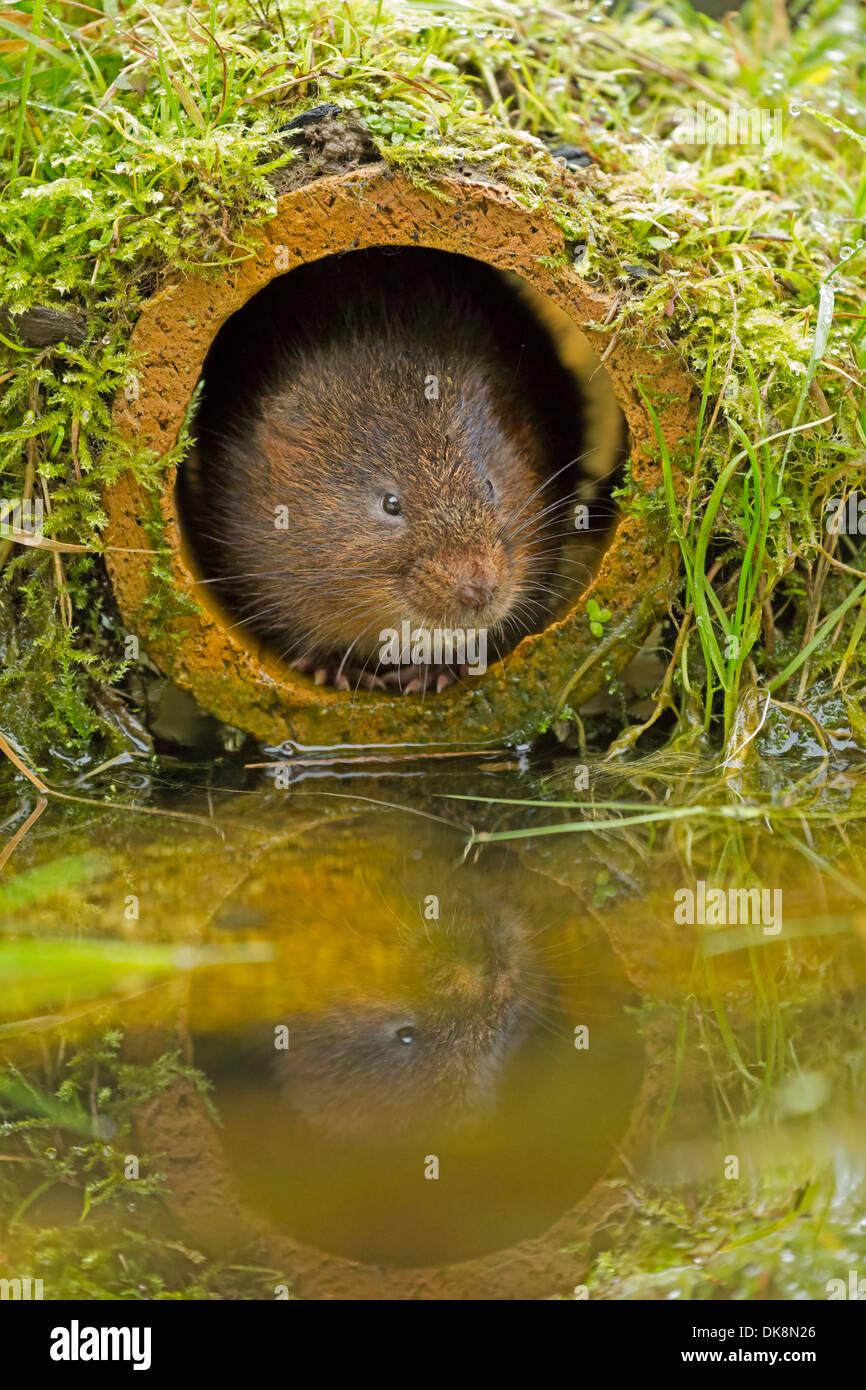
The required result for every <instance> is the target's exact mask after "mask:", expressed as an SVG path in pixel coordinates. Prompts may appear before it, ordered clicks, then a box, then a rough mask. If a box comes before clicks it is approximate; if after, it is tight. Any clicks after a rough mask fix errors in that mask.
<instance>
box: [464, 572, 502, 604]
mask: <svg viewBox="0 0 866 1390" xmlns="http://www.w3.org/2000/svg"><path fill="white" fill-rule="evenodd" d="M498 588H499V580H498V578H497V576H496V575H495V574H494V572H493V571H492V570H487V569H475V570H472V571H471V572H470V573H468V574H465V575H464V576H463V578H462V579H461V580H460V581H459V582H458V584H457V597H458V599H459V600H460V602H461V603H462V605H463V607H464V608H474V609H475V611H476V613H479V612H480V611H481V609H482V608H486V607H487V605H488V603H489V602H490V600H491V599H492V598H493V595H494V594H495V593H496V590H497V589H498Z"/></svg>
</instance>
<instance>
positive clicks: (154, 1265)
mask: <svg viewBox="0 0 866 1390" xmlns="http://www.w3.org/2000/svg"><path fill="white" fill-rule="evenodd" d="M121 1043H122V1039H121V1036H120V1034H119V1033H117V1032H116V1031H112V1032H108V1033H106V1034H104V1035H103V1036H102V1037H101V1038H98V1039H96V1040H94V1041H93V1042H92V1043H90V1044H89V1045H88V1046H87V1047H83V1046H81V1045H78V1046H76V1045H74V1044H70V1045H68V1046H66V1047H64V1048H61V1050H60V1056H61V1057H62V1058H63V1060H62V1061H61V1062H59V1063H58V1064H57V1068H58V1069H57V1074H55V1075H54V1076H53V1077H52V1078H51V1081H50V1082H49V1081H48V1078H47V1077H46V1076H44V1075H42V1073H41V1069H39V1068H28V1070H27V1073H26V1074H24V1073H22V1072H20V1071H19V1070H18V1069H17V1068H16V1067H15V1066H13V1065H9V1064H7V1065H6V1066H5V1067H4V1068H3V1069H2V1071H0V1135H2V1136H3V1139H4V1149H5V1151H6V1154H7V1158H8V1157H9V1156H10V1155H14V1157H15V1159H16V1161H14V1162H7V1163H5V1164H3V1172H2V1173H0V1209H2V1211H3V1214H4V1222H3V1252H2V1255H0V1272H2V1275H3V1277H4V1278H10V1279H11V1278H23V1277H25V1276H29V1277H30V1278H32V1279H41V1280H42V1281H43V1286H44V1290H43V1296H44V1297H45V1298H46V1299H51V1300H57V1299H82V1298H84V1299H100V1300H101V1299H133V1300H136V1299H137V1300H141V1299H179V1298H182V1299H184V1300H188V1299H199V1300H200V1299H217V1298H263V1297H269V1298H273V1297H274V1288H275V1286H276V1285H278V1284H284V1283H285V1280H284V1279H283V1278H282V1277H281V1275H280V1273H279V1271H277V1270H266V1269H259V1268H252V1267H243V1266H237V1265H233V1266H230V1267H226V1266H223V1265H221V1264H220V1263H219V1262H215V1261H213V1260H208V1259H207V1258H206V1257H205V1256H204V1255H203V1254H202V1253H201V1252H199V1251H197V1250H193V1249H190V1248H189V1247H188V1246H185V1245H183V1244H182V1243H180V1242H179V1241H177V1240H176V1239H174V1238H173V1237H174V1234H175V1233H174V1232H173V1231H172V1230H171V1228H170V1223H168V1222H167V1221H166V1219H165V1217H164V1214H163V1209H162V1201H161V1194H162V1192H163V1188H164V1180H163V1178H162V1176H161V1174H160V1172H159V1163H158V1159H154V1158H151V1157H150V1156H147V1155H144V1154H135V1155H134V1156H135V1158H136V1159H137V1162H138V1165H139V1172H138V1175H137V1176H135V1178H134V1180H133V1178H132V1176H131V1169H130V1167H129V1150H130V1147H131V1145H132V1138H133V1135H132V1124H133V1122H134V1119H135V1116H136V1114H137V1113H138V1111H139V1110H140V1107H141V1106H142V1105H144V1104H146V1103H147V1102H148V1101H149V1100H152V1099H153V1098H154V1097H156V1096H159V1095H162V1094H163V1093H164V1092H165V1091H166V1090H167V1089H168V1088H169V1087H170V1086H172V1085H174V1084H175V1083H176V1082H177V1081H178V1079H179V1078H184V1079H186V1080H189V1081H191V1082H192V1083H193V1084H194V1085H195V1086H196V1088H197V1089H198V1090H199V1092H200V1093H201V1094H202V1095H205V1096H206V1095H207V1090H208V1087H209V1083H208V1082H207V1081H206V1080H205V1078H204V1077H203V1076H202V1075H201V1074H200V1073H199V1072H196V1071H195V1070H194V1069H192V1068H190V1067H187V1066H186V1065H184V1064H183V1063H182V1062H181V1061H180V1059H179V1057H178V1056H177V1054H173V1053H165V1054H163V1055H161V1056H159V1057H156V1058H155V1059H154V1060H153V1061H152V1062H149V1063H140V1062H132V1061H129V1060H124V1058H123V1055H122V1050H121ZM49 1069H51V1068H50V1066H49Z"/></svg>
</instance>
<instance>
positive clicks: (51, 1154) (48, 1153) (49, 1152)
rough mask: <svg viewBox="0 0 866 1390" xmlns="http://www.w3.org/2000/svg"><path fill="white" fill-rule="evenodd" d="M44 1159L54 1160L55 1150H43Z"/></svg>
mask: <svg viewBox="0 0 866 1390" xmlns="http://www.w3.org/2000/svg"><path fill="white" fill-rule="evenodd" d="M45 1157H46V1158H56V1157H57V1150H56V1149H46V1150H45Z"/></svg>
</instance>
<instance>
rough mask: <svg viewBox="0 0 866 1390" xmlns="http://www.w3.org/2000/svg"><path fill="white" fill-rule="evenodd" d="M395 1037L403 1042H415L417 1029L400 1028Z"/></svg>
mask: <svg viewBox="0 0 866 1390" xmlns="http://www.w3.org/2000/svg"><path fill="white" fill-rule="evenodd" d="M395 1037H397V1038H398V1039H399V1041H400V1042H401V1043H413V1042H414V1041H415V1029H414V1028H398V1029H397V1032H396V1034H395Z"/></svg>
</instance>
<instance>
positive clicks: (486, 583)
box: [256, 350, 553, 658]
mask: <svg viewBox="0 0 866 1390" xmlns="http://www.w3.org/2000/svg"><path fill="white" fill-rule="evenodd" d="M426 366H430V367H431V370H430V371H427V370H426V369H425V368H426ZM433 367H435V363H434V364H432V365H431V364H425V363H423V362H422V361H419V362H417V363H416V362H415V361H409V360H406V358H405V356H401V355H391V354H388V353H387V352H384V353H382V354H381V355H380V356H378V357H374V358H372V359H370V358H368V359H367V360H365V361H360V362H359V361H358V357H357V353H356V354H354V356H352V355H351V354H349V353H341V352H340V351H339V350H337V351H331V352H328V353H322V354H321V355H319V356H317V355H316V354H315V353H312V354H308V355H307V357H306V358H305V360H304V364H303V371H302V373H301V375H300V377H299V378H298V379H297V380H296V381H295V382H294V383H293V384H292V386H291V387H290V389H287V390H284V391H281V392H280V393H276V394H274V395H272V396H270V397H267V398H265V400H264V402H263V409H262V415H261V418H260V422H259V424H258V426H257V438H256V448H257V452H258V453H259V455H260V457H261V458H262V460H263V465H264V477H265V479H266V486H265V489H264V490H263V497H262V501H264V503H265V505H264V512H263V517H262V520H263V528H262V529H263V532H265V533H266V534H267V533H268V532H269V534H267V551H268V554H269V555H270V556H272V557H273V560H272V562H270V569H271V574H270V577H269V578H268V581H267V584H268V592H267V594H266V595H265V596H264V603H263V608H264V607H265V606H266V607H267V608H268V610H269V612H270V615H271V617H272V618H276V617H277V616H278V615H279V611H280V592H281V591H282V594H283V602H284V604H285V606H286V614H287V617H289V618H290V622H289V623H288V624H287V626H290V627H291V628H292V629H294V630H295V631H298V632H300V633H301V634H302V637H303V641H304V642H305V644H306V646H307V649H309V648H311V647H316V646H317V647H319V648H320V649H326V648H330V649H334V648H343V649H348V648H349V647H352V648H353V651H354V655H355V657H356V658H357V657H361V658H366V657H369V656H371V655H372V654H373V653H374V652H376V651H377V650H378V649H379V647H380V645H381V641H382V638H381V635H380V634H381V633H382V631H383V630H384V629H393V630H395V631H400V629H401V625H402V624H403V623H405V622H407V621H408V623H409V624H410V627H411V628H412V629H413V630H415V629H418V628H426V629H441V628H447V629H463V630H466V629H475V630H479V629H484V630H486V631H487V632H488V633H489V634H490V638H491V640H492V642H493V643H494V645H497V644H498V643H499V641H500V640H501V639H506V640H507V639H509V638H510V639H512V640H513V639H515V638H516V637H517V636H519V635H521V634H522V633H523V632H526V631H530V630H531V629H532V627H533V626H534V625H535V623H536V622H537V620H538V618H539V615H540V612H541V608H542V603H541V600H540V594H541V592H542V591H543V579H544V575H545V573H549V572H550V571H551V570H552V568H553V562H552V558H551V557H552V554H553V545H552V540H551V513H550V512H549V511H547V512H545V509H546V508H548V507H549V505H550V496H551V495H550V492H549V490H548V486H547V481H548V480H547V477H546V469H545V464H544V461H543V453H542V450H541V448H540V446H539V445H538V443H537V441H536V439H535V437H534V434H533V430H532V427H531V425H530V424H529V423H528V421H527V420H526V419H524V418H523V417H522V416H521V413H520V412H519V411H518V410H517V409H515V408H514V405H513V403H511V402H509V401H508V400H507V398H506V396H505V394H504V393H503V391H502V383H501V382H498V381H497V380H495V379H491V376H490V374H489V373H487V372H486V371H485V367H484V364H483V363H478V362H472V363H471V364H470V363H467V364H466V367H465V370H463V371H460V372H459V373H458V374H456V375H455V374H454V373H453V369H452V375H451V377H450V378H449V379H446V378H445V377H444V374H441V375H439V374H437V373H436V372H435V371H434V370H433ZM443 372H444V369H443ZM281 503H282V504H284V505H285V506H286V507H287V509H288V525H287V529H286V530H285V531H283V532H282V533H280V532H279V531H277V532H275V531H274V529H273V524H272V517H273V514H274V510H275V508H277V507H278V506H279V505H280V504H281Z"/></svg>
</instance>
